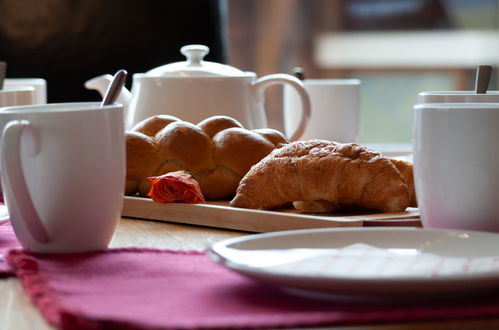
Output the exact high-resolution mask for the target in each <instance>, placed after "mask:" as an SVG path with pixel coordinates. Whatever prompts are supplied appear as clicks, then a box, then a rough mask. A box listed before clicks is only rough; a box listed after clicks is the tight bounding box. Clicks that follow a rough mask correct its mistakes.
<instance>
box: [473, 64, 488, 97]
mask: <svg viewBox="0 0 499 330" xmlns="http://www.w3.org/2000/svg"><path fill="white" fill-rule="evenodd" d="M491 72H492V67H491V66H490V65H479V66H478V69H477V70H476V81H475V93H476V94H485V93H487V89H488V87H489V81H490V74H491Z"/></svg>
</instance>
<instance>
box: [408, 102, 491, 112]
mask: <svg viewBox="0 0 499 330" xmlns="http://www.w3.org/2000/svg"><path fill="white" fill-rule="evenodd" d="M414 109H417V110H421V109H475V110H476V109H499V102H487V103H485V102H483V103H477V102H455V103H420V104H415V105H414Z"/></svg>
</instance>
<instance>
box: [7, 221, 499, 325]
mask: <svg viewBox="0 0 499 330" xmlns="http://www.w3.org/2000/svg"><path fill="white" fill-rule="evenodd" d="M247 234H248V233H245V232H238V231H232V230H222V229H214V228H208V227H199V226H192V225H182V224H174V223H167V222H158V221H145V220H136V219H127V218H123V219H121V221H120V224H119V226H118V229H117V231H116V234H115V236H114V238H113V240H112V242H111V247H131V246H140V247H153V248H164V249H175V250H202V249H205V248H207V247H209V246H210V245H211V244H213V243H215V242H218V241H220V240H224V239H227V238H232V237H238V236H242V235H247ZM326 328H327V329H356V330H360V329H377V330H394V329H415V328H417V329H492V328H499V316H498V318H496V319H471V320H465V321H463V320H459V321H457V320H456V321H439V322H417V323H396V324H395V323H390V324H376V325H374V324H373V325H359V326H355V325H353V326H336V327H326ZM7 329H16V330H24V329H26V330H28V329H30V330H31V329H37V330H43V329H52V327H51V326H49V325H48V324H47V322H45V320H44V319H43V318H42V316H41V315H40V313H39V312H38V310H37V309H36V307H35V306H34V305H32V304H31V302H30V301H29V299H28V297H27V296H26V295H25V294H24V292H23V290H22V287H21V285H20V282H19V280H18V279H17V278H15V277H9V278H2V279H0V330H7ZM322 329H324V328H322Z"/></svg>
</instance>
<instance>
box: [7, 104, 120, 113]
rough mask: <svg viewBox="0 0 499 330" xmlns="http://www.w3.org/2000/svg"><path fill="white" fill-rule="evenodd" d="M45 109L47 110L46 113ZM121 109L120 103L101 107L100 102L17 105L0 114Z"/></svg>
mask: <svg viewBox="0 0 499 330" xmlns="http://www.w3.org/2000/svg"><path fill="white" fill-rule="evenodd" d="M45 108H49V109H50V110H49V111H47V110H46V109H45ZM119 108H123V105H122V104H121V103H113V104H110V105H105V106H104V107H102V106H101V102H67V103H66V102H61V103H47V104H30V105H18V106H10V107H0V114H11V113H25V114H27V113H29V114H33V113H42V112H43V113H70V112H75V113H76V112H80V111H96V110H112V109H119Z"/></svg>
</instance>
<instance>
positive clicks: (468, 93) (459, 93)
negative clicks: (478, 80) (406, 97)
mask: <svg viewBox="0 0 499 330" xmlns="http://www.w3.org/2000/svg"><path fill="white" fill-rule="evenodd" d="M418 95H420V96H427V95H428V96H454V95H457V96H475V97H484V96H490V95H494V96H496V95H499V91H487V92H485V93H483V94H477V93H476V92H475V91H472V90H463V91H423V92H419V93H418ZM463 103H464V102H463Z"/></svg>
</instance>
